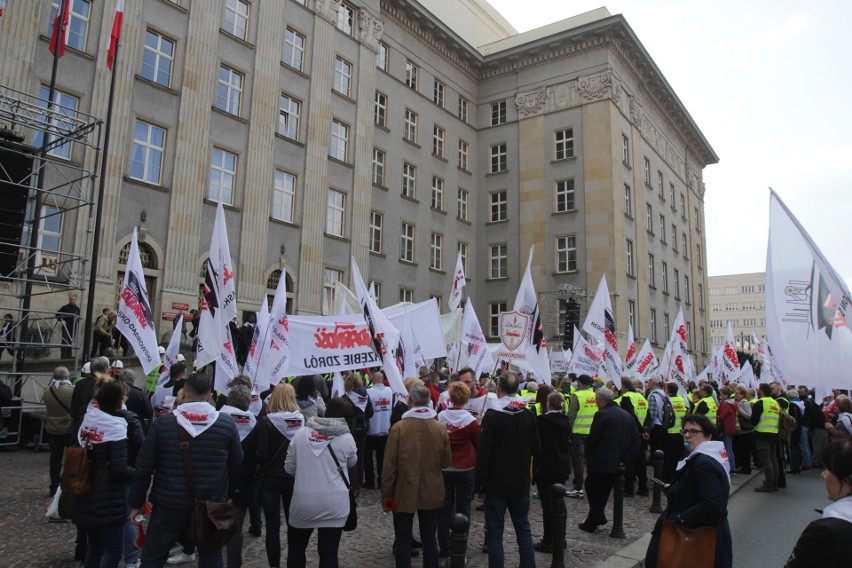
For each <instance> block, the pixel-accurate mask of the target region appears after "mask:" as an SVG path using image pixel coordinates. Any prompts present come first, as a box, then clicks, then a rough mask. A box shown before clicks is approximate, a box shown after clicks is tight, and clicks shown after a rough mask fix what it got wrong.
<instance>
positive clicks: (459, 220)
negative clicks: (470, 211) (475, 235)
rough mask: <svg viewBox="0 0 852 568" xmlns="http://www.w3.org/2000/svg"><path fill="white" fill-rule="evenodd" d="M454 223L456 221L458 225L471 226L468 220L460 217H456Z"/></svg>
mask: <svg viewBox="0 0 852 568" xmlns="http://www.w3.org/2000/svg"><path fill="white" fill-rule="evenodd" d="M456 221H458V222H459V223H464V224H465V225H472V224H473V223H471V222H470V220H468V219H462V218H461V217H456Z"/></svg>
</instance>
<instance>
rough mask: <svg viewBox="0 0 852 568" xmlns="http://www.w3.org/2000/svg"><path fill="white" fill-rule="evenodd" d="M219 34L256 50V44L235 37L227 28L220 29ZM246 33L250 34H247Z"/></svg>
mask: <svg viewBox="0 0 852 568" xmlns="http://www.w3.org/2000/svg"><path fill="white" fill-rule="evenodd" d="M219 33H220V34H222V35H224V36H225V37H227V38H229V39H231V40H233V41H235V42H237V43H238V44H240V45H242V46H244V47H247V48H249V49H254V44H251V43H249V42H247V41H246V40H244V39H242V38H241V37H238V36H235V35H234V34H232V33H231V32H229V31H228V30H226V29H225V28H219ZM246 33H248V32H246Z"/></svg>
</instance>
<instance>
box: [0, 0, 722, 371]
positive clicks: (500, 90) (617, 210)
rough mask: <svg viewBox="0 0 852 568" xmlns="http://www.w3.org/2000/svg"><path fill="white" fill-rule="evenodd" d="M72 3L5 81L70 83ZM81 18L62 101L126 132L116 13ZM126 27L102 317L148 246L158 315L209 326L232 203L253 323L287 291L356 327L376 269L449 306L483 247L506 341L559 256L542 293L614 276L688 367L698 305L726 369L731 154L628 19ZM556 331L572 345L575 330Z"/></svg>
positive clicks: (29, 29) (140, 5)
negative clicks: (510, 324) (677, 329)
mask: <svg viewBox="0 0 852 568" xmlns="http://www.w3.org/2000/svg"><path fill="white" fill-rule="evenodd" d="M57 5H58V4H57V2H55V1H53V2H52V1H51V0H37V1H32V2H14V3H11V5H10V6H9V8H8V9H7V11H6V13H5V14H4V16H3V17H2V19H0V52H2V53H4V57H3V58H0V84H4V85H9V86H11V87H13V88H16V89H19V90H21V91H25V92H33V93H35V92H37V91H38V90H39V89H40V88H43V87H44V86H45V85H46V83H47V81H48V80H49V77H50V65H51V60H52V57H51V55H50V53H49V52H48V40H49V35H50V28H51V21H52V15H53V14H54V13H55V10H56V7H57ZM71 5H72V15H71V19H72V25H71V30H72V33H70V34H69V40H68V42H69V48H68V50H67V52H66V55H65V56H64V57H63V58H62V60H61V63H60V69H59V75H58V89H59V90H60V92H62V93H63V94H65V95H67V97H68V98H67V100H69V101H72V102H73V103H74V104H76V105H78V108H79V109H80V110H84V111H86V112H89V113H91V114H93V115H95V116H100V117H105V116H106V108H107V94H108V91H109V85H110V73H109V71H108V70H107V68H106V57H107V47H108V44H109V30H110V29H111V27H112V19H113V9H114V5H115V2H114V0H106V1H98V2H94V1H88V0H72V2H71ZM214 5H215V6H214ZM202 6H203V8H202ZM125 10H126V11H125V13H124V27H123V31H122V40H121V44H122V45H121V50H120V55H119V62H118V65H117V73H116V86H115V111H114V121H113V124H112V138H111V141H110V147H109V149H108V150H109V156H110V158H109V161H108V165H107V168H106V171H104V172H102V175H105V176H106V179H107V194H106V197H105V200H104V202H103V203H102V206H103V211H104V215H103V221H104V223H103V230H102V240H101V247H100V250H99V251H98V254H99V271H98V281H97V289H96V290H97V292H96V298H97V303H98V307H97V308H96V312H97V311H98V310H99V309H100V307H101V306H108V305H114V302H115V300H114V297H115V296H114V287H115V283H116V281H117V280H118V278H119V277H120V274H121V272H122V269H123V258H122V251H123V250H124V247H125V246H126V245H127V243H128V242H129V240H130V235H131V233H132V230H133V227H134V226H138V227H140V230H141V233H142V234H143V235H144V243H143V253H144V254H146V255H147V262H146V275H147V277H148V286H149V289H150V291H151V293H152V297H153V306H154V308H155V311H156V313H157V314H158V315H159V316H160V317H162V318H168V317H171V315H172V314H173V313H174V312H176V311H185V309H186V308H187V307H189V308H191V307H195V306H196V305H197V301H198V289H199V284H200V282H201V274H200V271H201V267H202V265H203V262H204V259H205V257H206V254H207V249H208V247H209V240H210V229H211V226H212V219H213V216H214V212H215V202H216V201H219V200H221V201H222V202H223V203H224V204H225V208H226V218H227V224H228V231H229V236H230V243H231V253H232V256H233V257H234V263H235V265H236V266H237V267H238V272H237V274H236V277H237V295H238V298H239V307H240V309H241V310H244V311H245V312H249V311H254V310H256V309H257V306H258V304H259V302H260V301H261V299H262V298H264V296H266V295H268V294H270V293H271V287H272V286H274V285H275V283H276V282H277V280H278V278H279V277H280V275H281V272H280V271H283V273H284V274H285V275H286V278H287V284H288V292H289V295H290V308H291V311H292V312H293V313H300V314H320V313H332V312H333V310H334V306H335V304H334V301H333V298H332V295H333V284H334V282H335V281H336V280H341V281H342V282H343V283H345V284H347V285H349V284H350V282H349V276H350V270H349V264H350V257H354V258H355V260H356V262H357V263H358V265H359V266H360V267H361V272H362V274H363V275H364V277H365V279H367V280H370V281H373V282H375V284H376V287H377V293H378V299H379V304H380V305H381V306H388V305H392V304H394V303H397V302H398V301H421V300H424V299H426V298H429V297H433V296H434V297H437V298H438V299H439V301H440V304H441V307H442V309H443V310H444V311H445V310H446V297H447V294H448V292H449V287H450V282H451V277H452V273H453V269H454V265H455V259H456V254H457V251H461V252H462V255H463V257H464V260H465V270H466V274H467V276H468V283H467V287H466V288H465V294H466V295H467V296H469V297H470V298H471V299H472V301H473V302H474V307H475V308H476V311H477V313H478V315H479V318H480V321H481V323H482V326H483V329H484V331H485V333H486V335H487V336H489V337H495V336H496V332H497V320H498V317H497V316H498V314H499V311H500V310H501V309H511V306H512V303H513V301H514V296H515V293H516V291H517V289H518V285H519V282H520V278H521V276H522V273H523V269H524V266H525V264H526V261H527V255H528V251H529V249H530V247H531V246H533V245H534V246H535V254H534V259H533V263H532V276H533V280H534V282H535V286H536V289H537V290H538V291H539V292H546V291H549V290H556V289H558V288H559V286H560V285H562V284H567V285H570V286H573V287H576V288H577V289H588V290H594V289H595V288H596V287H597V283H598V281H599V280H600V277H601V274H606V276H607V280H608V282H609V286H610V290H611V293H612V303H613V307H614V310H615V318H616V326H617V328H618V329H619V330H620V331H622V332H623V331H625V330H626V329H627V323H628V321H630V322H632V323H633V328H634V331H635V334H636V335H637V336H639V337H649V338H650V339H651V340H652V341H654V342H655V343H656V344H657V345H658V346H660V347H662V346H663V345H664V344H665V341H666V338H667V336H668V334H669V333H670V326H671V322H673V321H674V319H673V318H674V317H675V316H676V315H677V311H678V309H679V308H680V307H683V309H684V314H685V319H686V321H687V325H688V327H689V330H690V342H691V345H692V347H693V349H694V351H696V352H697V353H698V354H699V358H700V356H701V354H702V353H706V352H707V350H708V349H709V344H708V341H707V340H706V336H705V330H706V328H707V322H706V314H705V298H704V296H705V294H706V290H707V272H706V260H705V258H706V257H705V251H706V242H705V233H704V231H703V218H704V193H705V187H704V184H703V181H702V172H703V169H704V167H705V166H707V165H709V164H713V163H716V162H717V161H718V158H717V156H716V154H715V153H714V151H713V149H712V148H711V147H710V145H709V143H708V142H707V140H705V138H704V136H703V135H702V133H701V132H700V130H699V129H698V127H697V125H696V124H695V123H694V121H693V120H692V118H691V117H690V115H689V113H688V112H687V110H686V108H685V107H684V106H683V104H682V103H681V102H680V100H679V99H678V97H677V95H676V94H675V93H674V91H673V90H672V88H671V87H670V85H669V84H668V83H667V82H666V79H665V77H663V75H662V74H661V72H660V71H659V69H657V67H656V65H655V64H654V62H653V60H652V59H651V57H650V55H649V54H648V53H647V52H646V51H645V49H644V47H643V46H642V44H641V43H640V41H639V39H638V38H637V37H636V35H635V34H634V32H633V31H632V29H631V28H630V27H629V25H628V24H627V22H626V21H625V19H624V18H623V17H621V16H618V15H616V16H612V15H610V14H609V13H608V12H607V11H606V10H605V9H599V10H596V11H593V12H589V13H587V14H582V15H578V16H576V17H574V18H569V19H567V20H564V21H561V22H556V23H553V24H550V25H548V26H545V27H543V28H539V29H536V30H532V31H529V32H525V33H523V34H519V33H518V32H517V31H516V30H514V29H513V28H512V27H511V25H510V24H509V23H508V22H506V21H505V19H503V18H502V17H501V16H500V15H499V14H498V13H497V12H496V11H495V10H494V9H493V8H492V7H491V6H490V5H488V4H487V3H486V2H484V1H483V0H458V1H448V0H420V2H417V1H414V0H351V1H349V0H347V1H345V2H342V1H341V0H215V1H213V0H209V2H208V1H205V2H200V1H197V0H196V1H194V2H190V0H144V1H139V2H127V3H126V4H125ZM68 159H69V160H94V159H96V156H95V155H94V153H93V152H83V151H78V149H75V148H73V145H72V148H71V151H70V155H69V156H68ZM86 226H87V223H86V222H85V220H84V219H75V220H74V222H71V221H70V220H69V223H68V227H69V229H68V231H67V232H66V233H65V234H63V235H62V244H61V246H62V247H85V246H90V242H91V238H90V235H88V234H87V233H86ZM70 227H74V229H73V230H71V229H70ZM547 315H548V318H546V319H547V322H548V330H547V331H548V334H549V336H550V337H552V338H556V337H559V336H560V334H561V332H562V329H561V327H560V324H559V318H560V317H563V314H547ZM551 315H552V317H551ZM169 329H170V327H169Z"/></svg>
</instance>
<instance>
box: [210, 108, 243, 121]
mask: <svg viewBox="0 0 852 568" xmlns="http://www.w3.org/2000/svg"><path fill="white" fill-rule="evenodd" d="M210 110H212V111H213V112H216V113H219V114H221V115H223V116H227V117H228V118H232V119H234V120H236V121H237V122H241V123H243V124H248V120H246V119H244V118H242V117H241V116H237V115H236V114H231V113H230V112H228V111H226V110H222V109H220V108H219V107H217V106H215V105H213V106H212V107H210Z"/></svg>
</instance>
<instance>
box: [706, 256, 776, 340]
mask: <svg viewBox="0 0 852 568" xmlns="http://www.w3.org/2000/svg"><path fill="white" fill-rule="evenodd" d="M729 321H730V322H731V327H732V328H733V330H734V339H735V340H736V342H737V348H738V349H739V350H740V351H743V352H745V353H757V345H755V344H754V341H753V338H754V337H757V339H758V340H762V339H763V338H764V337H765V336H766V273H765V272H748V273H745V274H724V275H719V276H711V277H710V315H709V326H710V338H711V339H710V343H711V345H712V347H711V348H712V349H713V350H716V349H718V348H719V347H721V346H722V345H724V344H725V335H726V334H727V333H728V322H729Z"/></svg>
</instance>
